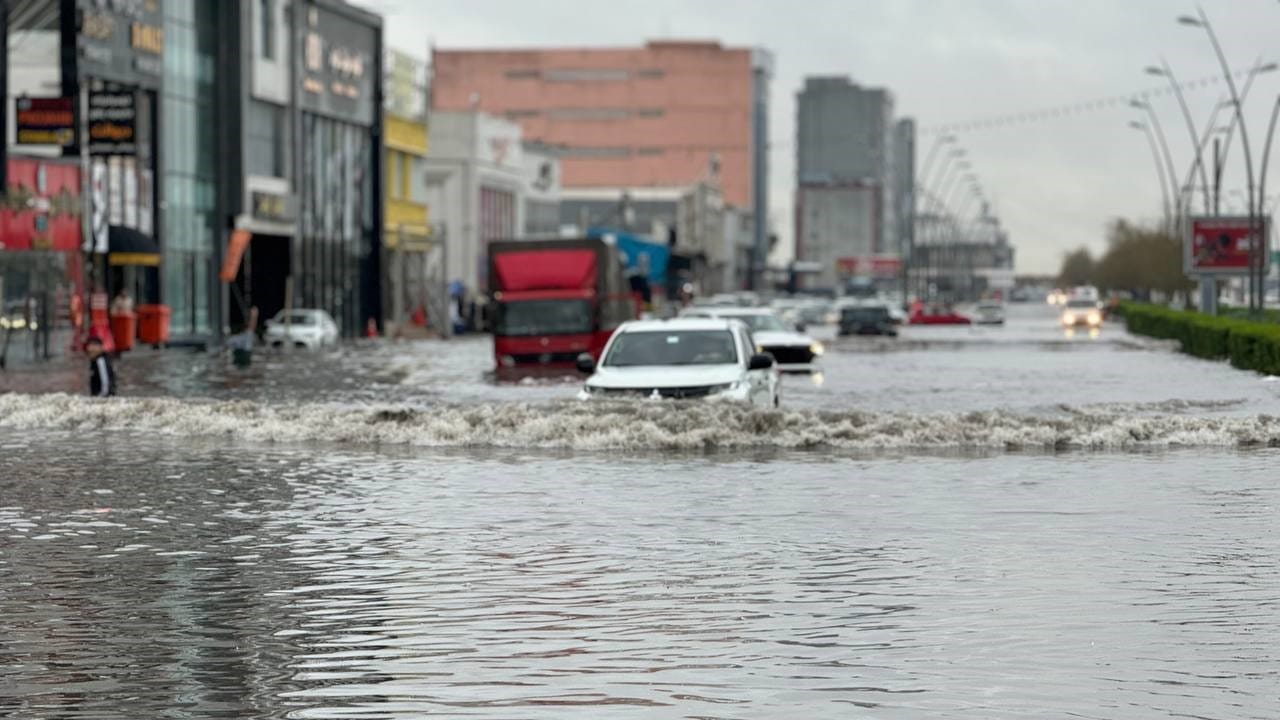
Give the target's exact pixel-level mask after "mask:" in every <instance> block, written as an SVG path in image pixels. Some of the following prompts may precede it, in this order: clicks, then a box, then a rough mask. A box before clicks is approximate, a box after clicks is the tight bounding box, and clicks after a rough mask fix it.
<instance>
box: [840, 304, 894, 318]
mask: <svg viewBox="0 0 1280 720" xmlns="http://www.w3.org/2000/svg"><path fill="white" fill-rule="evenodd" d="M840 316H841V317H843V318H844V319H845V320H846V321H848V322H884V321H885V320H888V319H889V308H886V307H875V306H872V307H847V308H845V309H843V310H841V311H840Z"/></svg>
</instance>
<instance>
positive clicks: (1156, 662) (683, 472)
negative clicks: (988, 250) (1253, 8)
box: [0, 307, 1280, 719]
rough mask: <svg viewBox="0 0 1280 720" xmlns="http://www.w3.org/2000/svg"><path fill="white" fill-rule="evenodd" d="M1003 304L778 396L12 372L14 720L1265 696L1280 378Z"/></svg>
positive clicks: (376, 372)
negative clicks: (749, 403)
mask: <svg viewBox="0 0 1280 720" xmlns="http://www.w3.org/2000/svg"><path fill="white" fill-rule="evenodd" d="M1015 311H1016V312H1017V313H1018V314H1017V315H1016V316H1015V317H1013V318H1012V320H1011V322H1010V325H1009V326H1008V327H1005V328H993V329H977V328H975V329H967V328H959V329H948V328H938V329H928V330H924V331H916V329H914V328H911V329H908V332H906V333H904V335H903V337H902V338H900V339H899V340H898V343H899V344H898V345H892V344H889V343H885V342H879V341H871V342H860V341H853V340H835V339H832V340H831V341H829V342H828V354H827V356H826V357H825V358H824V361H823V368H822V377H821V382H819V381H818V379H817V378H814V377H810V376H789V377H787V378H786V380H785V383H784V391H783V392H784V395H783V409H782V410H780V411H777V412H759V411H748V410H744V409H741V408H734V407H725V406H703V405H684V404H677V403H670V402H644V403H631V404H627V403H612V404H604V405H595V404H584V403H578V402H576V401H573V400H572V397H573V395H574V393H575V392H576V390H577V387H578V385H579V383H580V380H573V379H569V380H563V381H557V380H546V379H544V380H539V381H536V382H530V383H523V384H520V383H518V384H510V385H508V384H495V383H493V382H490V381H488V380H486V379H485V378H484V377H483V373H484V371H486V370H487V369H488V368H489V367H490V359H489V355H488V353H489V347H488V345H487V344H485V343H484V342H483V341H471V340H465V341H455V342H452V343H450V344H448V345H447V347H446V346H443V345H441V344H439V343H436V344H432V343H419V344H407V345H400V346H395V345H386V346H377V347H354V348H347V349H343V350H340V351H338V352H337V353H334V354H326V355H320V356H289V357H283V356H282V357H277V358H270V359H263V360H262V361H260V362H255V364H254V366H253V367H252V368H250V369H249V370H248V371H235V370H233V369H231V368H230V367H229V366H227V365H226V364H224V363H223V361H222V360H221V359H217V358H204V357H203V356H187V355H177V354H175V353H166V354H157V355H153V356H150V357H139V358H137V359H126V360H124V361H122V362H121V364H120V374H121V377H122V385H123V387H124V388H125V389H124V394H125V395H126V396H127V397H125V398H122V399H118V400H115V401H111V402H105V403H104V402H91V401H89V400H87V399H83V398H80V397H79V396H78V395H77V396H75V397H71V396H63V395H57V394H53V395H49V394H43V393H58V392H61V391H66V392H75V393H79V392H80V391H81V388H80V384H81V383H82V381H83V377H82V372H81V368H80V367H79V366H74V367H70V366H69V367H67V368H65V369H60V368H53V369H52V371H49V369H45V370H44V371H43V372H38V371H37V370H31V371H25V370H24V371H20V372H9V373H7V374H5V375H0V390H5V391H17V392H11V393H10V394H0V578H3V582H2V583H0V614H2V615H3V617H4V618H5V621H4V623H3V625H0V647H3V648H4V655H5V656H6V659H5V660H4V662H3V663H0V711H3V712H5V713H8V714H9V715H10V716H13V717H20V718H116V717H173V718H192V719H194V718H209V717H226V718H246V717H253V718H417V717H434V716H442V717H472V718H561V717H566V716H575V717H583V718H621V717H628V718H630V717H635V718H640V717H644V718H650V717H661V718H725V719H728V718H776V717H807V718H809V717H811V718H863V717H865V718H918V717H936V718H950V717H981V718H1014V717H1031V716H1047V717H1081V718H1120V717H1123V718H1148V717H1150V718H1165V717H1200V718H1272V717H1274V716H1275V708H1276V705H1277V688H1278V687H1280V533H1278V532H1277V528H1280V523H1278V522H1277V508H1278V507H1280V487H1278V486H1277V484H1276V483H1275V481H1274V467H1275V465H1276V463H1277V461H1280V450H1277V449H1273V447H1274V446H1276V445H1280V421H1277V420H1275V419H1273V417H1272V416H1274V415H1280V412H1277V410H1278V409H1280V402H1278V401H1277V395H1278V394H1280V386H1278V385H1277V384H1276V383H1272V382H1268V381H1267V379H1265V378H1262V377H1260V376H1258V375H1255V374H1251V373H1244V372H1240V371H1236V370H1233V369H1231V368H1230V367H1228V366H1226V365H1224V364H1216V363H1208V362H1204V361H1199V360H1193V359H1190V358H1186V357H1183V356H1180V355H1177V354H1175V353H1173V352H1171V351H1170V349H1169V348H1168V347H1167V346H1165V345H1161V344H1158V343H1152V342H1150V341H1146V340H1140V339H1137V338H1132V337H1129V336H1128V335H1126V334H1125V333H1124V332H1123V330H1121V329H1120V328H1118V327H1112V326H1108V327H1106V328H1104V329H1103V331H1102V333H1101V334H1100V335H1099V336H1098V337H1096V338H1090V337H1088V336H1087V335H1086V336H1084V337H1079V336H1075V337H1066V336H1065V335H1064V334H1063V332H1062V331H1061V329H1059V328H1058V327H1057V326H1056V324H1055V323H1054V321H1053V315H1052V312H1051V311H1049V310H1048V309H1047V308H1044V307H1027V308H1015ZM192 357H199V362H197V363H194V365H193V363H192V362H191V358H192ZM317 359H319V360H321V361H322V362H316V360H317ZM192 367H194V369H190V368H192ZM32 393H34V394H32Z"/></svg>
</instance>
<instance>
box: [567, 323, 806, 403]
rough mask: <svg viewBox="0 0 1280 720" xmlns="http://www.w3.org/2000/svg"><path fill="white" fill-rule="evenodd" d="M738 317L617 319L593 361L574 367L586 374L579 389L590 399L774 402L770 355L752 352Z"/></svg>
mask: <svg viewBox="0 0 1280 720" xmlns="http://www.w3.org/2000/svg"><path fill="white" fill-rule="evenodd" d="M755 342H756V341H755V339H754V338H753V337H752V336H751V331H750V330H749V329H748V328H747V326H746V325H744V324H743V323H741V322H737V321H734V320H722V319H717V318H676V319H674V320H634V321H631V322H628V323H624V324H622V325H621V326H620V327H619V328H618V330H617V331H616V332H615V333H614V334H613V337H612V338H610V339H609V344H608V345H606V346H605V349H604V353H603V355H602V356H601V357H602V358H603V359H602V360H601V361H600V363H599V365H597V364H596V362H595V360H594V359H592V357H591V355H589V354H583V355H581V356H579V358H578V369H579V370H581V371H582V372H586V373H591V376H590V377H588V378H587V382H586V384H585V385H583V387H582V391H581V392H579V394H578V397H579V399H581V400H590V399H593V398H628V397H631V398H650V399H662V398H668V399H675V400H692V399H705V400H729V401H737V402H744V403H749V404H751V405H757V406H761V407H777V406H778V403H779V401H780V397H779V393H780V385H781V383H780V382H779V379H778V370H777V366H776V363H775V362H774V360H773V356H771V355H769V354H767V353H761V352H758V351H757V350H756V347H755Z"/></svg>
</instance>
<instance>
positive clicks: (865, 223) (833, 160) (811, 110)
mask: <svg viewBox="0 0 1280 720" xmlns="http://www.w3.org/2000/svg"><path fill="white" fill-rule="evenodd" d="M796 100H797V102H796V200H795V207H796V212H795V222H796V228H795V238H796V258H797V259H798V260H802V261H808V262H816V263H818V264H819V265H820V267H821V270H820V271H819V272H818V273H816V274H815V275H814V276H812V277H811V278H810V279H809V283H810V284H811V285H816V286H822V287H835V286H838V285H840V284H843V283H845V282H847V281H849V280H851V279H854V278H855V277H856V276H859V275H863V276H865V273H866V270H865V269H866V268H875V270H874V271H872V274H873V275H874V277H872V279H874V280H877V281H879V282H884V281H886V280H894V279H896V278H897V277H898V269H897V266H896V265H895V263H898V264H900V258H901V250H902V243H903V238H902V236H901V234H900V232H899V228H900V224H901V223H902V222H903V220H904V217H905V215H906V214H908V213H907V211H905V210H904V207H903V205H902V204H901V202H900V197H901V187H902V182H903V180H902V178H903V176H904V175H905V174H907V172H906V170H905V168H908V167H910V166H911V164H912V163H913V161H914V158H913V157H912V158H903V159H901V160H899V159H898V158H897V157H895V155H896V153H898V152H910V153H911V154H912V155H914V148H913V146H914V139H913V138H911V137H910V135H913V133H914V130H913V127H912V126H910V125H904V126H899V125H895V123H894V120H893V96H892V94H891V93H890V92H889V91H888V90H885V89H883V88H864V87H861V86H859V85H856V84H854V83H853V82H852V81H850V80H849V78H848V77H844V76H837V77H810V78H806V79H805V84H804V88H803V89H802V90H801V91H800V92H799V93H798V94H797V98H796ZM891 266H892V267H891Z"/></svg>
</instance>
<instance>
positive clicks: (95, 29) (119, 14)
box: [64, 0, 164, 87]
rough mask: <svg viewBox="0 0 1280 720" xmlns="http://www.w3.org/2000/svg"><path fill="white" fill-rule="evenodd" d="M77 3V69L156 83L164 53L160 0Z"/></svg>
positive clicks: (124, 80) (128, 80) (86, 0)
mask: <svg viewBox="0 0 1280 720" xmlns="http://www.w3.org/2000/svg"><path fill="white" fill-rule="evenodd" d="M76 4H77V6H78V8H79V16H80V22H79V25H78V27H77V28H76V30H77V33H76V36H77V45H78V46H79V49H80V55H79V64H80V72H81V73H82V74H84V75H88V76H91V77H96V78H101V79H104V80H113V81H116V82H121V83H126V84H129V85H143V86H146V87H157V86H158V85H159V83H160V77H161V75H162V71H163V63H162V59H163V57H164V17H163V15H162V14H161V7H160V0H77V2H76ZM64 14H65V13H64ZM69 21H70V22H74V19H71V20H69Z"/></svg>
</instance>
